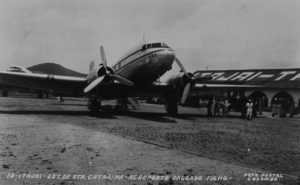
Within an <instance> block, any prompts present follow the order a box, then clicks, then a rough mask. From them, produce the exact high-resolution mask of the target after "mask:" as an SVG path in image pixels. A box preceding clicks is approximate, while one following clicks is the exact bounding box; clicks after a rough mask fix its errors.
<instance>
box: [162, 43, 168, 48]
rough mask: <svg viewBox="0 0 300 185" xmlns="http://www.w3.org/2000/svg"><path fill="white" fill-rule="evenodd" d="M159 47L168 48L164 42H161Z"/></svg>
mask: <svg viewBox="0 0 300 185" xmlns="http://www.w3.org/2000/svg"><path fill="white" fill-rule="evenodd" d="M161 47H163V48H170V47H169V46H168V45H167V44H165V43H161Z"/></svg>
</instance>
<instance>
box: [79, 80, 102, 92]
mask: <svg viewBox="0 0 300 185" xmlns="http://www.w3.org/2000/svg"><path fill="white" fill-rule="evenodd" d="M104 77H105V76H101V77H99V78H97V79H96V80H94V81H93V82H92V83H90V84H89V85H88V86H87V87H86V88H85V89H84V90H83V92H84V93H88V92H90V91H91V90H92V89H94V88H95V87H96V86H97V85H99V84H100V83H101V82H102V80H103V79H104Z"/></svg>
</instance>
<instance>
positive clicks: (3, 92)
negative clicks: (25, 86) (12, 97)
mask: <svg viewBox="0 0 300 185" xmlns="http://www.w3.org/2000/svg"><path fill="white" fill-rule="evenodd" d="M2 96H3V97H7V96H8V90H6V89H3V90H2Z"/></svg>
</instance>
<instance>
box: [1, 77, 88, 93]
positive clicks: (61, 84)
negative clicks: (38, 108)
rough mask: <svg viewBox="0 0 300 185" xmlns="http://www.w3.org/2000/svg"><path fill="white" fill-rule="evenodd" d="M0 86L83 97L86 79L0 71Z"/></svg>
mask: <svg viewBox="0 0 300 185" xmlns="http://www.w3.org/2000/svg"><path fill="white" fill-rule="evenodd" d="M0 84H1V85H4V86H5V85H8V86H14V87H25V88H32V89H38V90H45V91H49V92H52V93H58V94H61V95H68V96H83V89H84V87H85V86H86V85H87V80H86V78H82V77H81V78H80V77H70V76H59V75H52V74H34V73H18V72H8V71H0Z"/></svg>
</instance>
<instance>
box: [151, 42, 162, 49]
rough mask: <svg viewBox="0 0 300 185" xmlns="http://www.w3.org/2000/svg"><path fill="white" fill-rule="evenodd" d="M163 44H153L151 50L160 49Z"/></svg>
mask: <svg viewBox="0 0 300 185" xmlns="http://www.w3.org/2000/svg"><path fill="white" fill-rule="evenodd" d="M160 47H161V43H153V44H152V47H151V48H160Z"/></svg>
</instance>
